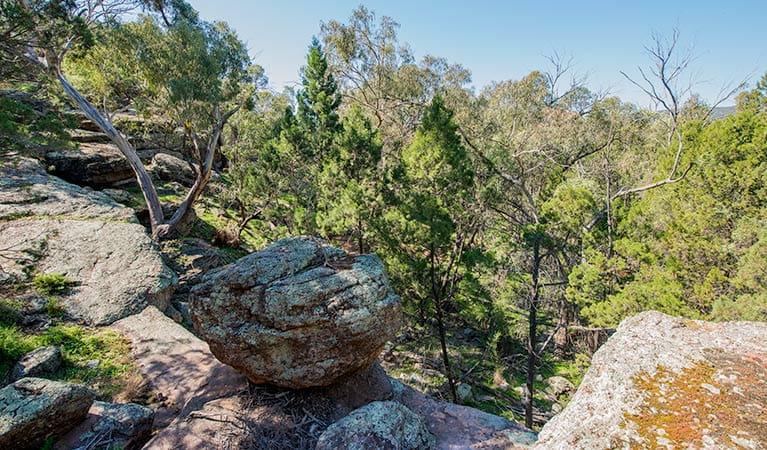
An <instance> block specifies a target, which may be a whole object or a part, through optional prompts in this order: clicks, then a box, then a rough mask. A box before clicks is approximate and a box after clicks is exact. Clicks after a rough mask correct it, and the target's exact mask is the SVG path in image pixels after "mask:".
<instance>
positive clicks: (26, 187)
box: [0, 158, 176, 325]
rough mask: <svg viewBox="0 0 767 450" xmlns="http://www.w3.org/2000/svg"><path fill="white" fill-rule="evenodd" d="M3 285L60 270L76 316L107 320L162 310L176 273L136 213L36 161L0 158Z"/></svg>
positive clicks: (64, 299) (65, 300)
mask: <svg viewBox="0 0 767 450" xmlns="http://www.w3.org/2000/svg"><path fill="white" fill-rule="evenodd" d="M0 235H2V236H3V246H4V247H5V249H6V253H5V256H6V257H4V258H2V259H0V285H2V284H13V283H17V282H28V281H30V278H31V276H32V274H33V273H39V274H62V275H65V276H66V277H67V278H68V279H69V280H70V281H72V282H73V284H74V286H73V287H72V289H71V290H70V292H68V293H67V294H65V295H63V296H62V298H61V303H62V306H63V307H64V308H65V309H66V311H67V313H68V314H69V315H70V316H72V317H73V318H74V319H77V320H79V321H82V322H84V323H87V324H90V325H103V324H109V323H111V322H114V321H115V320H118V319H120V318H122V317H125V316H128V315H130V314H135V313H137V312H139V311H141V310H142V309H144V308H145V307H146V306H147V305H148V304H153V305H156V306H158V307H159V308H160V309H162V310H164V309H165V308H166V307H167V305H168V302H169V299H170V296H171V294H172V292H173V288H174V286H175V284H176V275H175V274H174V273H173V271H172V270H170V269H169V268H168V267H167V266H166V265H165V264H164V263H163V260H162V257H161V255H160V253H159V251H158V250H157V248H156V246H155V245H154V243H153V242H152V240H151V239H150V238H149V236H148V235H147V233H146V230H145V228H144V227H142V226H141V225H140V224H139V223H138V222H137V220H136V217H135V216H134V215H133V211H132V210H131V209H129V208H126V207H124V206H122V205H119V204H118V203H115V201H114V200H112V199H111V198H110V197H109V196H107V195H105V194H102V193H100V192H94V191H90V190H88V189H86V188H81V187H79V186H76V185H73V184H70V183H67V182H65V181H63V180H60V179H58V178H56V177H53V176H50V175H48V174H47V173H46V172H45V171H44V170H43V168H42V167H41V166H40V164H39V163H37V162H36V161H34V160H31V159H26V158H14V159H7V160H3V161H2V162H0Z"/></svg>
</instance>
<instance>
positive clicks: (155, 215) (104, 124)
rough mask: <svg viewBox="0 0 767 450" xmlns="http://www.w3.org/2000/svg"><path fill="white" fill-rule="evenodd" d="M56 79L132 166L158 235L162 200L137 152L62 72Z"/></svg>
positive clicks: (151, 224)
mask: <svg viewBox="0 0 767 450" xmlns="http://www.w3.org/2000/svg"><path fill="white" fill-rule="evenodd" d="M56 78H57V79H58V81H59V84H61V87H62V88H64V92H66V93H67V95H68V96H69V98H71V99H72V101H73V102H75V104H77V106H79V107H80V109H81V110H82V111H83V112H84V113H85V115H86V116H87V117H88V118H89V119H91V120H92V121H93V122H94V123H96V125H98V127H99V128H100V129H101V130H102V131H103V132H104V133H105V134H106V135H107V136H109V139H111V140H112V142H114V144H115V145H116V146H117V148H118V149H119V150H120V152H121V153H122V154H123V155H124V156H125V158H126V159H127V160H128V163H129V164H130V166H131V168H132V169H133V172H134V173H135V174H136V180H137V181H138V185H139V188H141V193H142V194H143V195H144V200H145V201H146V205H147V208H148V209H149V223H150V227H151V230H152V236H155V235H156V232H157V230H158V227H159V226H160V225H161V224H162V223H163V221H164V217H163V212H162V205H161V204H160V199H159V197H158V196H157V190H155V187H154V184H153V183H152V178H151V177H150V176H149V173H147V171H146V168H145V167H144V164H143V163H142V162H141V159H140V158H139V157H138V154H137V153H136V150H135V149H134V148H133V146H132V145H131V144H130V143H129V142H128V140H127V139H125V137H124V136H123V135H122V134H120V132H119V131H117V129H116V128H115V127H114V125H112V123H111V122H110V121H109V120H108V119H107V118H106V117H104V116H103V115H102V114H101V113H100V112H99V111H98V110H97V109H96V108H95V107H94V106H93V105H91V103H90V102H89V101H88V100H86V99H85V97H83V96H82V95H81V94H80V92H78V91H77V89H75V88H74V86H72V85H71V84H70V83H69V81H68V80H67V79H66V77H65V76H64V74H62V73H61V71H60V70H56Z"/></svg>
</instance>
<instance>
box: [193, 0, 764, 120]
mask: <svg viewBox="0 0 767 450" xmlns="http://www.w3.org/2000/svg"><path fill="white" fill-rule="evenodd" d="M190 1H191V3H192V4H193V6H194V7H195V8H196V9H197V10H199V11H200V13H201V15H202V17H203V18H204V19H205V20H209V21H212V20H225V21H227V22H228V23H229V24H230V25H231V26H232V27H233V28H234V29H235V30H237V32H238V34H239V36H240V37H241V38H242V39H243V40H244V41H246V42H247V44H248V47H249V49H250V53H251V55H252V56H253V57H254V59H255V60H256V62H257V63H258V64H260V65H262V66H263V67H264V68H265V69H266V73H267V76H268V77H269V79H270V85H271V87H272V88H274V89H276V90H281V89H282V87H283V86H284V85H286V84H295V83H297V82H298V80H299V79H300V78H299V75H298V71H299V68H300V67H301V66H302V65H303V64H304V61H305V57H306V50H307V46H308V45H309V42H310V40H311V37H312V36H313V35H317V34H319V29H320V22H322V21H329V20H333V19H335V20H339V21H342V22H346V21H347V19H348V17H349V16H350V15H351V12H352V10H353V9H354V8H355V7H356V6H358V5H359V4H364V5H365V6H367V7H368V8H369V9H371V10H373V11H375V12H376V13H377V14H378V15H379V16H381V15H387V16H390V17H392V18H394V19H395V20H396V21H397V22H399V23H400V25H401V27H400V30H399V37H400V41H401V42H407V43H409V44H410V46H411V48H412V50H413V51H414V53H415V55H416V57H417V58H419V59H420V57H422V56H424V55H426V54H431V55H434V56H442V57H445V58H447V59H448V60H449V61H451V62H456V63H460V64H462V65H464V66H465V67H466V68H468V69H469V70H471V72H472V80H473V85H474V86H475V87H477V88H481V87H482V86H485V85H486V84H488V83H489V82H491V81H499V80H507V79H518V78H520V77H522V76H524V75H525V74H527V73H529V72H530V71H532V70H536V69H541V68H545V64H546V61H545V59H544V55H548V54H551V53H552V51H558V52H559V53H560V54H567V55H571V56H572V57H573V58H574V61H575V64H576V66H575V69H576V70H577V71H578V72H580V73H586V74H588V75H589V85H590V87H592V88H594V89H609V91H610V93H611V94H613V95H618V96H619V97H621V98H623V99H624V100H628V101H633V102H636V103H639V104H640V105H643V106H646V105H647V104H648V102H647V101H646V99H645V97H643V96H642V94H641V92H639V91H638V90H637V89H636V88H633V87H632V86H631V85H630V84H629V83H628V82H626V81H625V80H624V79H623V77H622V76H621V75H620V74H619V70H624V71H627V72H629V73H635V71H636V66H637V65H640V64H646V62H647V57H646V55H645V54H644V51H643V45H645V44H648V43H649V42H650V36H651V33H652V32H653V31H657V32H660V33H664V34H668V33H670V31H671V29H672V28H673V27H675V26H676V27H678V28H679V30H680V32H681V39H680V40H681V43H682V44H683V46H690V45H693V46H694V53H695V54H696V55H697V56H698V58H697V59H696V61H695V63H694V65H693V66H694V71H693V72H694V73H695V74H697V75H696V78H697V79H698V80H699V82H700V84H698V85H697V86H696V90H697V91H698V92H699V93H700V94H701V95H703V97H704V98H706V99H708V100H711V99H712V97H714V96H715V95H716V93H717V92H718V91H719V88H720V87H721V86H722V84H724V83H727V82H733V81H739V80H742V79H743V78H745V77H747V76H749V75H751V84H752V85H753V83H754V81H755V80H756V79H758V78H759V77H761V75H762V74H763V73H764V72H765V71H767V0H762V1H738V0H718V1H707V0H703V1H674V0H665V1H662V0H632V1H629V2H624V1H620V0H614V1H540V0H538V1H526V2H521V1H500V0H499V1H483V0H474V1H470V0H463V1H457V0H443V1H434V0H428V1H424V0H407V1H405V0H387V1H363V2H360V1H346V0H340V1H338V0H332V1H321V0H314V1H309V0H283V1H248V0H190ZM691 74H692V72H691ZM730 103H732V102H730Z"/></svg>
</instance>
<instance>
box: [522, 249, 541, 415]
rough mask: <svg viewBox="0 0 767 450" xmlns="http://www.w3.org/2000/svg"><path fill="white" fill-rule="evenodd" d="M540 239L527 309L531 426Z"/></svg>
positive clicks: (527, 396) (527, 404)
mask: <svg viewBox="0 0 767 450" xmlns="http://www.w3.org/2000/svg"><path fill="white" fill-rule="evenodd" d="M540 265H541V261H540V239H539V237H538V236H536V237H535V241H534V243H533V268H532V277H533V282H532V286H531V287H532V292H531V293H530V310H529V311H528V319H527V322H528V330H529V331H528V335H527V380H526V382H525V426H526V427H527V428H532V426H533V382H534V381H535V368H536V365H537V355H536V353H535V342H536V337H537V333H538V317H537V313H538V294H539V286H538V276H539V271H540Z"/></svg>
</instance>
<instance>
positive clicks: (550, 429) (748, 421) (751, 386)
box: [535, 311, 767, 449]
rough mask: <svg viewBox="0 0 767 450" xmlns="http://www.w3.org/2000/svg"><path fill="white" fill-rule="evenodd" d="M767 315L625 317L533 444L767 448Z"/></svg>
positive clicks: (555, 446) (655, 314)
mask: <svg viewBox="0 0 767 450" xmlns="http://www.w3.org/2000/svg"><path fill="white" fill-rule="evenodd" d="M765 411H767V323H757V322H723V323H711V322H704V321H695V320H687V319H680V318H675V317H671V316H668V315H665V314H662V313H659V312H655V311H650V312H645V313H641V314H638V315H636V316H634V317H631V318H629V319H626V320H624V321H623V323H621V325H620V326H619V327H618V330H617V332H616V333H615V334H614V335H613V336H611V337H610V339H609V340H608V341H607V343H605V344H604V345H603V346H602V348H600V349H599V350H598V351H597V352H596V353H595V354H594V357H593V358H592V362H591V367H590V368H589V371H588V372H587V373H586V376H585V377H584V379H583V382H582V383H581V385H580V387H579V388H578V391H577V392H576V393H575V395H574V396H573V398H572V400H571V401H570V403H569V404H568V405H567V407H565V409H564V410H563V411H562V412H560V413H559V414H558V415H556V416H555V417H554V418H553V419H552V420H551V421H550V422H549V423H547V424H546V425H545V426H544V427H543V430H542V431H541V433H540V440H539V441H538V443H537V444H536V446H535V448H541V449H607V448H629V447H631V448H717V449H719V448H764V447H765V446H767V415H765Z"/></svg>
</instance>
